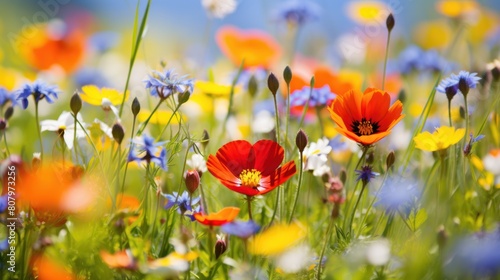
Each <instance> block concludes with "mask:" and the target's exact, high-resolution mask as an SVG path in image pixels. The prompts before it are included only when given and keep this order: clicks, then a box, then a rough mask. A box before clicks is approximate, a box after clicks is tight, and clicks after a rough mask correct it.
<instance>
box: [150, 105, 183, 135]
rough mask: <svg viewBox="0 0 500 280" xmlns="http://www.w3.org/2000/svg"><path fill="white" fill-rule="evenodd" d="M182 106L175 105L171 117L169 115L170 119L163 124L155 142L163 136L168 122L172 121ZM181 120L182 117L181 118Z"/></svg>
mask: <svg viewBox="0 0 500 280" xmlns="http://www.w3.org/2000/svg"><path fill="white" fill-rule="evenodd" d="M181 105H182V104H177V105H176V106H175V109H174V111H173V112H172V115H170V118H168V121H167V123H166V124H165V126H164V127H163V129H162V130H161V132H160V134H159V135H158V137H156V141H158V140H160V139H161V136H162V135H163V133H164V132H165V130H166V129H167V127H168V126H169V125H170V122H171V121H172V118H173V117H174V116H175V114H177V111H178V110H179V108H180V107H181ZM181 118H182V117H181Z"/></svg>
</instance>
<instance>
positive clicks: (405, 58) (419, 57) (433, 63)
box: [398, 45, 453, 74]
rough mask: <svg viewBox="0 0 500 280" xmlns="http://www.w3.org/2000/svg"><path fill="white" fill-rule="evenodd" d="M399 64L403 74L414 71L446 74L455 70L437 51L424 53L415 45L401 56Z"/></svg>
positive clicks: (405, 50)
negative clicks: (452, 69)
mask: <svg viewBox="0 0 500 280" xmlns="http://www.w3.org/2000/svg"><path fill="white" fill-rule="evenodd" d="M398 64H399V70H400V72H401V73H402V74H408V73H410V72H412V71H437V72H445V71H448V70H451V68H453V64H452V63H450V62H449V61H447V60H446V59H445V58H444V57H442V56H441V55H440V54H439V53H438V52H437V51H436V50H429V51H424V50H422V49H421V48H419V47H417V46H414V45H412V46H409V47H407V48H406V49H404V50H403V51H402V52H401V53H400V54H399V57H398Z"/></svg>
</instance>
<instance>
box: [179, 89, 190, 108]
mask: <svg viewBox="0 0 500 280" xmlns="http://www.w3.org/2000/svg"><path fill="white" fill-rule="evenodd" d="M190 96H191V92H189V90H186V91H185V92H181V93H179V95H178V96H177V100H178V101H179V105H181V104H184V103H186V102H187V101H188V100H189V97H190Z"/></svg>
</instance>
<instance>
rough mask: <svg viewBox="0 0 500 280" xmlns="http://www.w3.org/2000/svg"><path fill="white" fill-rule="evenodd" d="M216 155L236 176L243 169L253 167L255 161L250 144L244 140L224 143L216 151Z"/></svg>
mask: <svg viewBox="0 0 500 280" xmlns="http://www.w3.org/2000/svg"><path fill="white" fill-rule="evenodd" d="M216 156H217V159H219V161H220V162H221V163H222V165H224V166H225V167H226V168H227V169H229V170H230V171H231V172H232V173H233V175H234V176H236V177H239V176H240V174H241V171H243V170H244V169H251V168H253V166H254V162H255V155H254V154H253V150H252V145H251V144H250V143H248V142H247V141H245V140H236V141H232V142H229V143H227V144H225V145H224V146H222V147H221V148H220V149H219V150H218V151H217V154H216Z"/></svg>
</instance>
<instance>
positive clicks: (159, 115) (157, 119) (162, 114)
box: [137, 110, 186, 125]
mask: <svg viewBox="0 0 500 280" xmlns="http://www.w3.org/2000/svg"><path fill="white" fill-rule="evenodd" d="M150 114H151V111H148V110H141V112H140V113H139V114H138V115H137V119H138V120H139V122H145V121H146V119H147V118H148V117H149V115H150ZM171 116H172V113H171V112H169V111H166V110H158V111H156V112H155V113H154V114H153V116H152V117H151V119H150V120H149V123H151V124H159V125H166V124H167V122H168V120H169V119H170V117H171ZM179 119H182V121H183V122H185V121H186V117H185V116H184V115H181V114H178V113H176V114H175V116H173V117H172V120H171V121H170V124H179Z"/></svg>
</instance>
